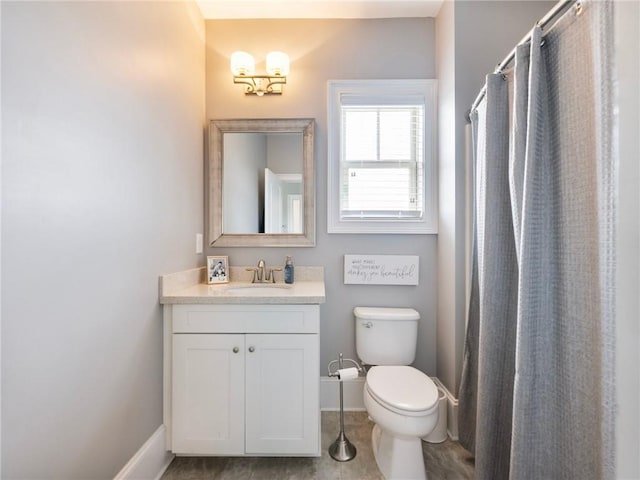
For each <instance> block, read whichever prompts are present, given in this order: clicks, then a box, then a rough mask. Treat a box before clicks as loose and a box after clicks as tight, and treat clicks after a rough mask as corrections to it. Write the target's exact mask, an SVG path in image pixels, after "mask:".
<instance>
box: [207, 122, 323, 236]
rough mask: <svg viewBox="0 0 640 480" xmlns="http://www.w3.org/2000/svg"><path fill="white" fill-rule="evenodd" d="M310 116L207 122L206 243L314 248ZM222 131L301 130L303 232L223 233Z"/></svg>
mask: <svg viewBox="0 0 640 480" xmlns="http://www.w3.org/2000/svg"><path fill="white" fill-rule="evenodd" d="M314 129H315V122H314V120H313V119H312V118H264V119H238V120H211V121H210V123H209V156H208V158H209V168H208V170H209V189H208V199H207V200H208V201H207V205H208V208H209V246H211V247H313V246H315V244H316V203H315V193H316V192H315V184H316V183H315V167H314V150H313V149H314V146H313V140H314ZM225 133H301V134H302V187H303V202H304V231H303V232H302V233H300V234H293V233H292V234H288V233H224V231H223V185H222V179H223V168H224V141H223V135H224V134H225Z"/></svg>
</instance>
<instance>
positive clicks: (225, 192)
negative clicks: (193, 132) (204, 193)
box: [208, 119, 316, 247]
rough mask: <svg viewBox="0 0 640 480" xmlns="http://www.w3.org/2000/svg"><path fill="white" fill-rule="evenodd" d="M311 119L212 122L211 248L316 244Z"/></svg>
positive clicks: (312, 123)
mask: <svg viewBox="0 0 640 480" xmlns="http://www.w3.org/2000/svg"><path fill="white" fill-rule="evenodd" d="M313 137H314V121H313V119H253V120H242V119H241V120H211V122H210V124H209V165H208V167H209V189H208V208H209V245H211V246H213V247H311V246H314V245H315V217H316V211H315V176H314V151H313V148H314V147H313Z"/></svg>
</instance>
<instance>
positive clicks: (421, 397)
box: [367, 365, 438, 412]
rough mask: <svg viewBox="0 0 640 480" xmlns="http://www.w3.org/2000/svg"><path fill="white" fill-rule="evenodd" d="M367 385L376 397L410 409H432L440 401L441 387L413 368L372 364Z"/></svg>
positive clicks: (398, 406) (389, 404) (415, 410)
mask: <svg viewBox="0 0 640 480" xmlns="http://www.w3.org/2000/svg"><path fill="white" fill-rule="evenodd" d="M367 388H368V389H369V393H371V395H372V396H373V397H375V398H376V400H378V401H380V402H381V403H383V404H387V405H388V406H390V407H392V408H395V409H399V410H404V411H407V412H422V411H425V410H429V409H431V408H433V407H434V405H435V404H436V403H437V402H438V388H437V387H436V385H435V384H434V383H433V380H431V379H430V378H429V377H428V376H426V375H425V374H424V373H422V372H421V371H420V370H417V369H415V368H413V367H407V366H396V365H393V366H391V365H389V366H377V367H371V369H370V370H369V372H368V373H367Z"/></svg>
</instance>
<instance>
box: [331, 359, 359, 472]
mask: <svg viewBox="0 0 640 480" xmlns="http://www.w3.org/2000/svg"><path fill="white" fill-rule="evenodd" d="M344 362H348V363H350V364H351V365H353V367H350V368H347V369H345V368H344ZM336 366H337V368H336ZM353 370H356V372H353ZM327 371H328V372H329V376H330V377H338V380H339V383H340V433H339V434H338V438H336V440H335V441H334V442H333V443H332V444H331V445H330V446H329V455H331V458H333V459H334V460H337V461H338V462H348V461H349V460H353V459H354V458H355V456H356V447H355V446H354V445H353V444H352V443H351V442H350V441H349V439H348V438H347V437H346V435H345V434H344V405H343V398H342V397H343V392H342V381H343V380H347V379H350V378H356V377H357V376H358V374H360V373H362V372H363V371H364V369H363V368H362V366H360V364H359V363H358V362H356V361H355V360H352V359H351V358H342V353H340V354H339V355H338V359H337V360H332V361H331V362H329V365H328V366H327ZM354 374H355V375H354Z"/></svg>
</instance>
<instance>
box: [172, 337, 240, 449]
mask: <svg viewBox="0 0 640 480" xmlns="http://www.w3.org/2000/svg"><path fill="white" fill-rule="evenodd" d="M244 367H245V348H244V335H197V334H174V335H173V387H172V393H173V404H172V409H173V410H172V413H173V434H172V435H173V437H172V441H173V443H172V450H173V452H174V453H182V454H217V455H222V454H225V455H234V454H243V453H244V393H245V392H244Z"/></svg>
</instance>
